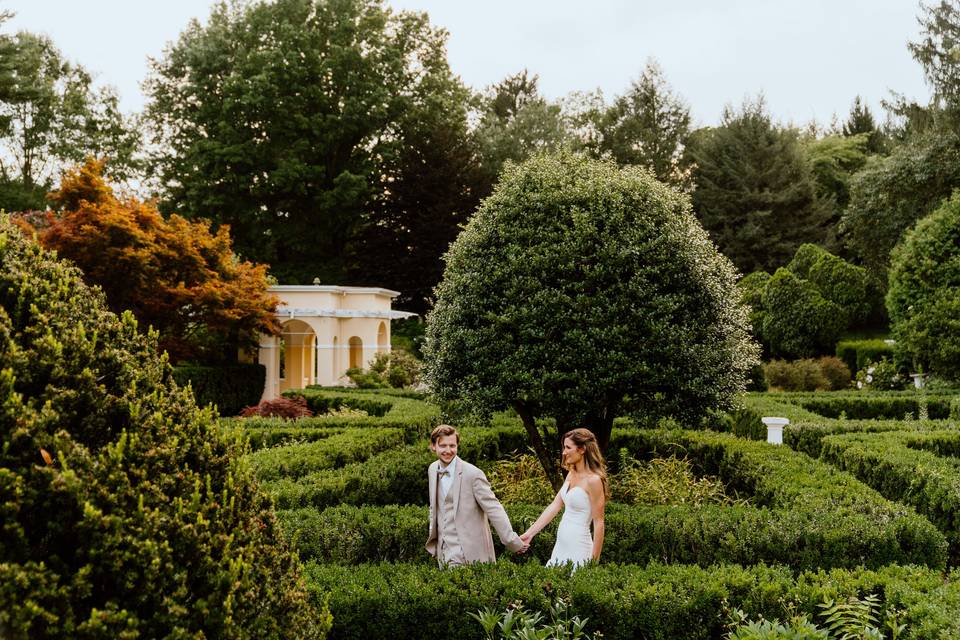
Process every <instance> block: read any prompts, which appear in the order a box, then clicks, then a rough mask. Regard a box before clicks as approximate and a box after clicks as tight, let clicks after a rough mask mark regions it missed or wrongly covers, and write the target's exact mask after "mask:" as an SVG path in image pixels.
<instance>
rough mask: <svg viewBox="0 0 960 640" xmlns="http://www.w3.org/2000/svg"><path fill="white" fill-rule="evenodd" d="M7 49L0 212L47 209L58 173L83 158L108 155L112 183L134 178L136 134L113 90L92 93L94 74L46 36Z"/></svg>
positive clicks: (0, 124)
mask: <svg viewBox="0 0 960 640" xmlns="http://www.w3.org/2000/svg"><path fill="white" fill-rule="evenodd" d="M4 44H5V50H4V52H3V54H4V55H3V57H4V60H3V65H4V66H5V68H6V70H7V72H8V74H9V75H8V76H7V78H6V83H5V86H4V87H3V88H2V89H0V148H2V149H3V152H4V153H3V156H4V162H3V165H2V166H0V180H2V182H3V185H4V188H3V189H2V193H3V195H4V196H5V197H6V198H9V199H4V200H2V201H0V209H6V210H7V211H11V210H22V208H21V207H18V206H17V205H24V204H26V205H28V206H27V207H23V208H27V209H43V208H45V206H46V201H45V199H44V198H43V195H44V192H45V191H47V190H49V189H50V188H51V186H52V183H53V179H54V178H55V177H56V174H57V173H58V172H59V170H61V169H63V168H64V167H65V166H66V165H70V164H74V163H77V162H82V161H83V160H84V159H85V158H86V157H87V156H100V157H109V158H110V159H111V160H110V171H111V177H112V178H116V179H125V178H129V177H131V175H132V174H133V173H134V172H135V171H136V169H137V168H138V167H137V165H138V163H137V161H136V160H135V159H134V153H135V152H136V151H137V150H138V145H139V135H138V132H137V131H136V130H135V127H134V123H133V121H132V120H129V119H127V118H125V117H124V116H123V115H122V114H121V113H120V108H119V103H118V97H117V94H116V91H115V90H114V89H112V88H110V87H104V88H102V89H99V90H95V89H94V87H93V76H92V75H91V74H90V73H89V72H88V71H87V70H86V69H84V68H83V67H82V66H80V65H78V64H75V63H72V62H70V61H68V60H66V59H65V58H64V57H63V53H62V52H61V51H60V50H59V49H57V47H56V45H55V44H54V43H53V41H52V40H50V38H48V37H46V36H43V35H37V34H33V33H29V32H26V31H21V32H19V33H17V34H16V35H15V36H12V37H5V38H4ZM37 196H40V197H39V199H38V198H37ZM38 200H39V201H38Z"/></svg>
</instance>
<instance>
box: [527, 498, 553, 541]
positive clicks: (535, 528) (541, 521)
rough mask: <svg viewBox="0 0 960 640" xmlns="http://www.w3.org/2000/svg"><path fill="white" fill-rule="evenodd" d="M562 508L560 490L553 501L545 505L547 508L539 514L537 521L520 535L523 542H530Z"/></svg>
mask: <svg viewBox="0 0 960 640" xmlns="http://www.w3.org/2000/svg"><path fill="white" fill-rule="evenodd" d="M562 508H563V498H561V497H560V492H559V491H557V495H556V497H554V499H553V502H551V503H550V504H549V505H547V508H546V509H544V510H543V513H541V514H540V517H539V518H537V521H536V522H534V523H533V524H532V525H530V528H529V529H527V530H526V531H525V532H524V533H523V535H522V536H520V537H521V538H522V539H523V540H524V541H525V542H530V539H531V538H533V536H535V535H537V534H538V533H540V532H541V531H542V530H543V528H544V527H545V526H547V525H548V524H550V522H551V521H552V520H553V519H554V518H556V517H557V514H558V513H560V509H562Z"/></svg>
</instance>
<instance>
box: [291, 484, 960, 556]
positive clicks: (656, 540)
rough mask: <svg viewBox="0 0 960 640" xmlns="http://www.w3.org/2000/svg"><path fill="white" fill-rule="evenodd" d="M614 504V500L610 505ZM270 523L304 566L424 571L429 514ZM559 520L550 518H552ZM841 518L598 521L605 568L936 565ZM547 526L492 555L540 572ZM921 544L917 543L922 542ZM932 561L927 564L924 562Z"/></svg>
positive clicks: (651, 511)
mask: <svg viewBox="0 0 960 640" xmlns="http://www.w3.org/2000/svg"><path fill="white" fill-rule="evenodd" d="M615 498H616V496H614V499H615ZM542 510H543V507H542V506H537V505H508V506H507V513H508V514H509V515H510V521H511V523H512V524H513V526H514V529H515V530H517V531H524V530H525V529H526V528H527V527H528V526H529V525H530V524H531V523H533V521H534V520H536V518H537V517H538V516H539V515H540V512H541V511H542ZM277 515H278V517H279V519H280V521H281V523H282V525H283V528H284V530H285V532H286V534H287V536H288V537H289V539H290V540H291V543H292V544H293V546H294V547H296V548H297V549H298V550H299V552H300V557H301V559H303V560H316V561H318V562H324V563H335V564H360V563H364V562H381V561H389V562H419V563H428V564H429V563H432V562H433V559H432V558H431V557H430V556H429V554H427V552H426V550H425V549H424V546H423V545H424V541H425V539H426V530H427V523H428V518H429V510H428V508H427V507H425V506H412V505H409V506H399V505H390V506H385V507H372V506H365V507H355V506H339V507H331V508H328V509H325V510H323V511H318V510H316V509H309V508H308V509H297V510H289V511H279V512H278V514H277ZM558 520H559V519H558ZM850 520H851V519H850V518H845V519H844V520H842V521H841V522H840V523H839V525H838V523H836V522H834V521H832V520H830V519H815V518H810V517H808V516H806V515H805V514H803V513H801V512H793V511H789V510H772V509H766V508H756V507H751V506H736V507H724V506H718V505H704V506H701V507H695V506H690V505H675V506H627V505H623V504H617V503H611V504H610V505H609V506H608V508H607V513H606V523H607V527H606V532H607V533H606V539H605V542H604V552H603V561H604V563H608V562H616V563H625V564H646V563H648V562H651V561H658V562H664V563H667V564H696V565H700V566H710V565H713V564H717V563H737V564H744V565H750V564H757V563H759V562H764V563H768V564H785V565H789V566H791V567H793V568H794V569H797V570H806V569H817V568H824V569H832V568H836V567H845V568H854V567H857V566H866V567H869V568H879V567H883V566H885V565H888V564H904V563H918V564H923V563H926V562H929V561H930V560H931V559H933V561H934V562H935V563H936V564H937V565H938V566H942V564H943V562H942V560H943V555H942V550H943V548H944V543H943V541H942V540H943V539H942V536H938V535H936V534H935V535H934V536H932V538H934V539H936V542H937V543H939V544H937V543H934V544H932V545H931V544H927V545H926V546H927V549H926V550H925V551H923V550H920V549H916V548H906V549H905V548H904V547H903V545H902V544H901V541H900V540H898V539H897V537H896V535H895V530H894V529H893V528H892V527H875V526H870V525H871V524H872V523H870V522H866V521H863V520H861V521H860V522H856V523H854V525H855V526H851V522H850ZM556 526H557V521H555V522H554V523H553V524H552V525H551V526H550V527H548V528H547V529H546V530H544V531H543V532H542V533H541V534H540V535H539V536H537V537H536V538H535V539H534V541H533V544H532V546H531V548H530V551H529V552H528V553H527V554H524V555H523V556H516V555H513V554H509V553H506V552H504V550H503V549H502V547H501V545H500V543H499V540H497V541H496V542H495V544H496V546H497V553H498V554H500V555H504V556H505V557H508V558H510V559H512V560H515V561H519V562H526V561H527V560H526V558H528V557H532V558H533V559H535V560H536V561H537V562H539V563H541V564H543V563H545V562H546V561H547V560H548V559H549V558H550V553H551V551H552V549H553V545H554V543H555V542H556ZM921 543H923V542H922V541H921ZM931 551H932V552H933V553H932V558H931V553H930V552H931Z"/></svg>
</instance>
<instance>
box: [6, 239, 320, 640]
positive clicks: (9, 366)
mask: <svg viewBox="0 0 960 640" xmlns="http://www.w3.org/2000/svg"><path fill="white" fill-rule="evenodd" d="M0 387H2V393H0V398H3V402H2V403H0V438H2V440H3V446H2V447H0V505H2V506H0V513H2V516H0V519H2V523H3V525H2V529H0V636H2V637H3V638H5V639H6V638H10V639H21V638H31V639H33V638H41V639H42V638H103V639H107V638H110V639H112V638H135V637H139V638H187V637H190V638H194V637H197V638H199V637H207V638H291V637H295V638H300V637H315V636H322V635H324V633H325V631H324V629H323V628H322V627H323V624H322V619H321V618H316V617H315V615H316V614H315V612H314V611H313V609H312V608H311V606H310V605H309V603H308V600H307V598H306V592H305V591H304V584H303V581H302V578H301V577H300V566H299V562H298V560H297V558H296V555H295V554H292V553H291V552H290V551H289V550H288V548H287V545H286V543H285V541H284V539H283V536H282V533H281V531H280V528H279V525H278V524H277V522H276V519H275V516H274V514H273V511H272V508H271V505H270V501H269V499H268V498H267V497H266V496H265V495H264V494H261V493H260V492H259V491H258V490H257V485H256V482H255V480H254V478H253V476H252V474H251V473H249V472H248V471H246V470H245V466H244V465H243V464H242V463H241V461H240V453H241V451H240V450H239V449H238V448H237V447H235V446H233V445H231V444H230V443H229V442H228V441H227V440H224V439H221V438H220V437H219V435H218V428H217V424H216V422H215V419H214V416H213V414H212V413H211V412H209V411H206V410H200V409H198V408H197V406H196V404H195V403H194V400H193V398H192V397H191V395H190V394H189V393H187V392H186V390H184V389H179V388H178V387H177V385H176V384H174V382H173V377H172V375H171V370H170V367H169V365H168V364H167V362H166V359H165V357H162V356H159V355H158V354H157V352H156V335H151V336H149V337H145V336H143V335H141V334H139V333H138V332H137V327H136V321H135V320H134V319H133V316H132V315H130V314H124V315H123V316H122V317H120V318H118V317H117V316H115V315H114V314H112V313H110V312H108V311H107V310H106V307H105V305H104V301H103V297H102V295H101V294H100V293H98V292H97V291H96V290H90V289H88V288H87V287H86V286H85V285H84V284H83V282H82V280H81V278H80V273H79V271H77V270H76V269H74V268H72V267H68V266H65V265H64V264H63V263H60V262H57V261H56V260H55V259H54V257H53V256H52V255H51V254H48V253H46V252H44V251H42V250H41V249H39V248H38V247H37V246H36V245H35V244H34V243H33V242H30V241H28V240H26V239H24V238H23V237H22V235H21V234H20V232H19V231H18V230H17V229H16V228H15V227H12V226H11V225H10V223H9V222H8V221H6V220H3V221H0Z"/></svg>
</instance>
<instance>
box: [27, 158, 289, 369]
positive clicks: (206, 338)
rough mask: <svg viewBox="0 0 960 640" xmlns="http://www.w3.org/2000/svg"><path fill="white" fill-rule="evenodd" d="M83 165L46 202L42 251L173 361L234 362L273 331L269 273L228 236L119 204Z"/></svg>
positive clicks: (98, 170) (136, 204)
mask: <svg viewBox="0 0 960 640" xmlns="http://www.w3.org/2000/svg"><path fill="white" fill-rule="evenodd" d="M102 170H103V164H102V163H101V162H97V161H93V160H90V161H88V162H86V163H85V164H84V165H82V166H80V167H78V168H76V169H75V170H72V171H69V172H67V173H66V175H65V176H64V178H63V182H62V183H61V185H60V188H59V190H57V191H56V192H55V193H54V194H52V196H53V200H52V201H53V203H54V205H55V206H58V207H59V208H60V209H61V210H60V212H59V214H56V215H54V214H51V216H50V218H49V224H48V226H47V227H46V228H45V229H42V231H41V232H40V234H39V239H40V242H41V244H43V245H44V246H45V247H47V248H51V249H56V251H57V253H58V254H59V255H60V256H62V257H64V258H68V259H70V260H71V261H73V262H74V263H75V264H76V265H77V266H78V267H80V269H81V270H82V271H83V274H84V279H85V280H86V281H87V282H88V283H89V284H95V285H98V286H99V287H101V288H102V289H103V292H104V293H105V294H106V297H107V302H108V304H109V305H110V308H111V309H112V310H114V311H116V312H117V313H121V312H123V311H126V310H129V311H132V312H133V314H134V316H136V318H137V320H139V321H140V323H141V324H142V325H143V326H146V325H150V326H153V327H154V329H156V330H157V331H159V333H160V345H161V347H163V348H164V349H166V350H167V351H168V352H169V353H170V355H171V357H172V358H173V359H174V361H176V360H180V359H193V360H202V361H217V360H236V356H237V349H238V348H239V347H252V346H255V345H256V344H257V343H258V339H259V334H260V332H265V333H275V332H277V331H278V329H279V328H278V326H277V322H276V319H275V317H274V315H273V313H274V310H275V308H276V299H275V297H274V296H272V295H271V294H270V293H269V292H267V272H266V267H264V266H262V265H254V264H251V263H249V262H242V261H240V260H238V259H237V257H236V256H235V255H234V253H233V251H232V249H231V243H230V234H229V229H228V228H227V227H225V226H223V227H220V229H219V230H218V231H217V232H216V233H211V231H210V223H209V222H206V221H203V220H201V221H197V222H191V221H189V220H186V219H184V218H182V217H180V216H178V215H171V216H170V217H169V218H168V219H164V218H163V216H161V215H160V213H159V212H158V211H157V209H156V208H155V206H154V205H153V204H152V203H150V202H141V201H139V200H136V199H134V198H126V199H120V198H117V197H116V196H115V195H114V194H113V191H112V189H111V188H110V187H108V186H107V185H106V184H105V183H104V182H103V178H102Z"/></svg>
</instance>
